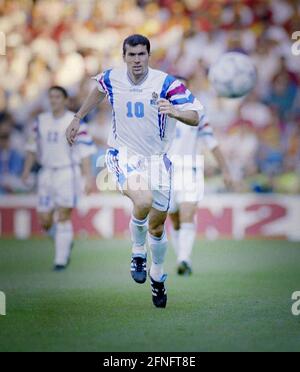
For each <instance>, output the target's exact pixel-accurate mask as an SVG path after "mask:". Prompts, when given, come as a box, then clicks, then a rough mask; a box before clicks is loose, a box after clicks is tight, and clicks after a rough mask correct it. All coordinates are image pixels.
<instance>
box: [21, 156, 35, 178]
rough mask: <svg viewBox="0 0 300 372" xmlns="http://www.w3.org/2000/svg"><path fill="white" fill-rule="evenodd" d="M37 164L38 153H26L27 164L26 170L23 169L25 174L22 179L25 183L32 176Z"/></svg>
mask: <svg viewBox="0 0 300 372" xmlns="http://www.w3.org/2000/svg"><path fill="white" fill-rule="evenodd" d="M35 162H36V153H35V152H32V151H27V152H26V157H25V163H24V168H23V173H22V176H21V179H22V181H23V182H24V183H26V182H27V180H28V177H29V175H30V172H31V169H32V167H33V166H34V164H35Z"/></svg>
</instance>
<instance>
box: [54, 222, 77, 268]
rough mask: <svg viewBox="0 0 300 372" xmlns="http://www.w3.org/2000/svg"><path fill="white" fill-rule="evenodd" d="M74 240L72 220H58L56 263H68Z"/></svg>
mask: <svg viewBox="0 0 300 372" xmlns="http://www.w3.org/2000/svg"><path fill="white" fill-rule="evenodd" d="M72 242H73V226H72V223H71V221H65V222H58V223H57V225H56V233H55V265H66V264H67V263H68V260H69V256H70V253H71V245H72Z"/></svg>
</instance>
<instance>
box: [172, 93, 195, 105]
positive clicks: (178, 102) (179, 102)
mask: <svg viewBox="0 0 300 372" xmlns="http://www.w3.org/2000/svg"><path fill="white" fill-rule="evenodd" d="M194 100H195V97H194V96H193V94H192V93H191V94H190V95H189V96H188V97H187V98H178V99H174V100H173V101H171V102H172V104H173V105H183V104H185V103H193V102H194Z"/></svg>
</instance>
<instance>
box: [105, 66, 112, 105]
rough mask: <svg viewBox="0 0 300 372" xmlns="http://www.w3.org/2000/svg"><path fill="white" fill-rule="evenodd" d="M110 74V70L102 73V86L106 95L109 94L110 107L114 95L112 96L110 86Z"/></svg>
mask: <svg viewBox="0 0 300 372" xmlns="http://www.w3.org/2000/svg"><path fill="white" fill-rule="evenodd" d="M110 73H111V69H110V70H106V71H105V72H104V75H103V80H104V84H105V86H106V88H107V90H108V94H109V100H110V103H111V105H113V103H114V95H113V91H112V86H111V81H110V78H109V76H110Z"/></svg>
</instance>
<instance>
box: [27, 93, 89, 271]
mask: <svg viewBox="0 0 300 372" xmlns="http://www.w3.org/2000/svg"><path fill="white" fill-rule="evenodd" d="M48 93H49V101H50V106H51V112H46V113H42V114H40V115H38V117H37V119H36V121H35V123H34V126H33V128H32V133H31V135H30V138H29V141H28V143H27V148H26V150H27V154H26V160H25V166H24V170H23V175H22V178H23V181H24V183H26V181H27V179H28V176H29V174H30V171H31V169H32V166H33V165H34V163H35V162H36V161H37V162H38V163H39V164H40V165H41V170H40V171H39V174H38V206H37V211H38V215H39V220H40V223H41V225H42V227H43V229H44V230H45V231H46V232H48V234H49V235H50V236H51V237H53V238H54V241H55V260H54V270H56V271H60V270H63V269H65V268H66V267H67V265H68V263H69V262H70V255H71V248H72V245H73V226H72V222H71V213H72V209H73V208H74V207H75V206H76V202H77V198H78V197H79V196H80V194H81V191H83V183H82V176H83V178H84V182H85V191H86V193H89V192H91V190H92V177H91V166H90V156H91V155H92V154H93V153H94V152H95V146H94V145H93V142H92V139H91V138H90V136H89V135H88V133H87V129H86V125H85V124H81V125H80V129H79V131H78V140H77V141H76V145H75V146H74V147H72V148H70V146H69V144H68V142H67V140H66V136H65V132H66V129H67V127H68V125H69V124H70V121H71V120H72V118H73V116H74V113H73V112H71V111H68V110H67V100H68V94H67V91H66V90H65V89H64V88H62V87H60V86H53V87H51V88H50V89H49V92H48Z"/></svg>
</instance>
